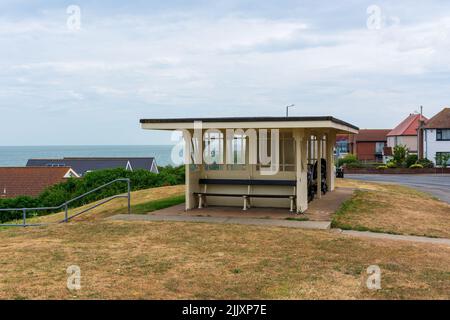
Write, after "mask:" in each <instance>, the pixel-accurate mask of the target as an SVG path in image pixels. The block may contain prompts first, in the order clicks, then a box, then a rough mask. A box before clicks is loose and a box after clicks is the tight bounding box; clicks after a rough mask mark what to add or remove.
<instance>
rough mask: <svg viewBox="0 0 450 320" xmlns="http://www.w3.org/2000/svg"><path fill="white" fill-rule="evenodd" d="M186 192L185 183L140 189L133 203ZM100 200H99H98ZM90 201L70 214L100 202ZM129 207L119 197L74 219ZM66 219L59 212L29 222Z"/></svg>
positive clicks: (133, 195) (108, 213)
mask: <svg viewBox="0 0 450 320" xmlns="http://www.w3.org/2000/svg"><path fill="white" fill-rule="evenodd" d="M183 194H184V185H176V186H167V187H159V188H151V189H145V190H139V191H133V192H132V193H131V205H132V206H134V205H138V204H143V203H147V202H150V201H154V200H160V199H165V198H169V197H173V196H178V195H183ZM98 202H99V201H98ZM98 202H94V203H90V204H87V205H85V206H82V207H79V208H74V209H70V210H69V216H72V215H74V214H76V213H78V212H81V211H83V210H84V209H86V208H88V207H91V206H93V205H94V204H96V203H98ZM126 207H127V199H125V198H123V199H122V198H119V199H114V200H111V201H110V202H107V203H105V204H103V205H101V206H99V207H97V208H95V209H92V210H91V211H88V212H86V213H84V214H82V215H80V216H78V217H75V218H74V221H81V220H97V219H104V218H106V217H109V216H111V215H114V214H117V213H119V212H123V211H126ZM63 219H64V212H59V213H55V214H50V215H46V216H41V217H34V218H29V219H28V222H29V223H53V222H59V221H61V220H63ZM16 223H22V221H21V220H20V221H16Z"/></svg>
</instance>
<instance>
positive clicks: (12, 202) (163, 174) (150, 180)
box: [0, 166, 185, 223]
mask: <svg viewBox="0 0 450 320" xmlns="http://www.w3.org/2000/svg"><path fill="white" fill-rule="evenodd" d="M158 169H159V173H158V174H156V173H152V172H150V171H147V170H135V171H128V170H125V169H108V170H98V171H92V172H89V173H87V174H86V175H85V176H83V177H82V178H69V179H67V180H66V181H64V182H62V183H59V184H56V185H53V186H51V187H49V188H47V189H46V190H44V192H42V193H41V194H40V195H39V196H38V197H36V198H33V197H17V198H8V199H0V208H33V207H34V208H35V207H57V206H59V205H61V204H63V203H64V202H66V201H68V200H70V199H73V198H75V197H77V196H79V195H82V194H84V193H86V192H88V191H91V190H92V189H95V188H96V187H99V186H101V185H103V184H106V183H108V182H110V181H112V180H115V179H119V178H129V179H130V183H131V190H132V191H135V190H141V189H148V188H154V187H161V186H169V185H177V184H183V183H184V177H185V176H184V166H180V167H171V166H167V167H160V168H158ZM126 191H127V184H126V183H125V182H116V183H113V184H111V185H110V186H108V187H105V188H104V189H101V190H99V191H97V192H94V193H92V194H90V195H88V196H86V197H83V198H82V199H80V200H77V201H75V202H73V203H71V205H70V207H78V206H81V205H84V204H87V203H90V202H93V201H97V200H100V199H104V198H107V197H110V196H113V195H116V194H119V193H125V192H126ZM49 213H52V211H36V212H28V213H27V216H34V215H45V214H49ZM21 217H22V212H21V211H8V212H0V222H2V223H3V222H5V221H11V220H15V219H20V218H21Z"/></svg>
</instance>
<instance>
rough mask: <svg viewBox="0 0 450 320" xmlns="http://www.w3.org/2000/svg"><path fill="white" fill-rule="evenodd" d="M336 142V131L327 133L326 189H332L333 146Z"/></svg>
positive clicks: (333, 172) (334, 174)
mask: <svg viewBox="0 0 450 320" xmlns="http://www.w3.org/2000/svg"><path fill="white" fill-rule="evenodd" d="M335 144H336V132H330V133H329V134H328V135H327V158H326V160H327V185H328V190H329V191H333V190H334V179H335V177H336V167H335V165H334V146H335Z"/></svg>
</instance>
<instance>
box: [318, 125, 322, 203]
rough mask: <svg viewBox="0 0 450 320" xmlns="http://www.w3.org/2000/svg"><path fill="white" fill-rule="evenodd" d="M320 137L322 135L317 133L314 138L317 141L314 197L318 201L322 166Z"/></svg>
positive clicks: (320, 190)
mask: <svg viewBox="0 0 450 320" xmlns="http://www.w3.org/2000/svg"><path fill="white" fill-rule="evenodd" d="M322 137H323V133H319V134H318V135H317V136H316V139H317V193H316V197H317V198H318V199H320V198H322V166H321V162H322V161H321V159H322V149H323V145H322Z"/></svg>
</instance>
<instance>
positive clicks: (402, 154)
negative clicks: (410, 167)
mask: <svg viewBox="0 0 450 320" xmlns="http://www.w3.org/2000/svg"><path fill="white" fill-rule="evenodd" d="M407 155H408V148H407V147H406V146H405V145H401V144H399V145H396V146H395V147H394V152H393V161H394V162H395V164H396V165H397V166H398V167H402V166H404V165H405V161H406V156H407Z"/></svg>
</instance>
